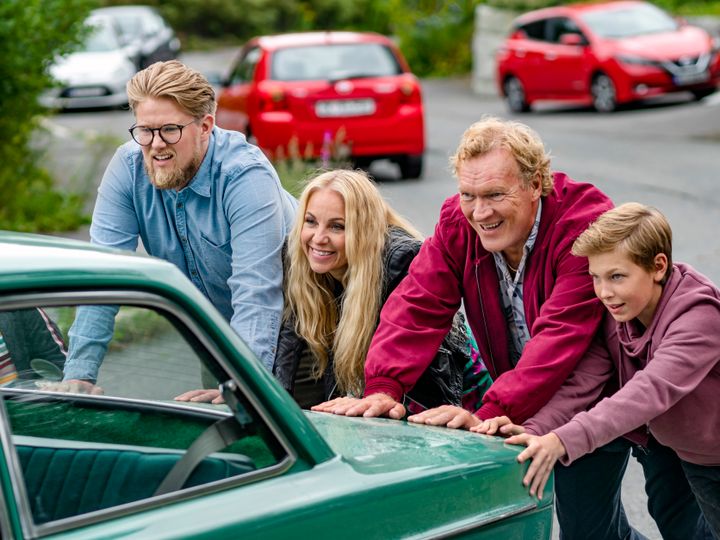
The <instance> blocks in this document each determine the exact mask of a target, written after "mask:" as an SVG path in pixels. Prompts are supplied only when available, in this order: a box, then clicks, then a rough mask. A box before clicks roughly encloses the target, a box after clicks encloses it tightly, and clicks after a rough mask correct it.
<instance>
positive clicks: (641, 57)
mask: <svg viewBox="0 0 720 540" xmlns="http://www.w3.org/2000/svg"><path fill="white" fill-rule="evenodd" d="M719 52H720V41H718V39H713V38H712V37H711V36H710V35H709V34H708V33H707V32H706V31H705V30H702V29H700V28H696V27H693V26H689V25H686V24H681V23H678V22H677V21H676V20H675V19H673V18H672V17H670V16H669V15H668V14H667V13H665V12H664V11H662V10H661V9H659V8H657V7H655V6H653V5H652V4H648V3H645V2H635V1H626V2H611V3H605V4H577V5H569V6H562V7H553V8H547V9H541V10H537V11H532V12H530V13H527V14H525V15H523V16H521V17H519V18H518V19H516V20H515V21H514V23H513V25H512V29H511V31H510V35H509V36H508V38H507V39H506V40H505V42H504V44H503V46H502V47H500V48H499V49H498V52H497V55H496V59H497V82H498V86H499V90H500V93H501V95H503V96H504V97H505V98H506V100H507V103H508V106H509V107H510V109H511V110H512V111H515V112H523V111H528V110H529V109H530V106H531V105H532V104H533V103H534V102H535V101H538V100H541V99H551V100H573V101H584V102H587V103H592V105H593V106H594V107H595V109H597V110H598V111H601V112H610V111H613V110H615V108H616V107H617V106H618V105H619V104H622V103H627V102H630V101H634V100H638V99H642V98H645V97H649V96H654V95H658V94H664V93H668V92H677V91H690V92H692V94H693V95H694V97H695V98H696V99H702V98H703V97H705V96H708V95H710V94H712V93H713V92H715V90H716V87H717V84H718V82H720V54H719Z"/></svg>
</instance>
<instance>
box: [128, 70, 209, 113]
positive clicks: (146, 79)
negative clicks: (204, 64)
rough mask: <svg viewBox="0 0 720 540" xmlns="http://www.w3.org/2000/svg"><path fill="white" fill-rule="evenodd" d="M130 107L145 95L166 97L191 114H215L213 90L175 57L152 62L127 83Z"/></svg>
mask: <svg viewBox="0 0 720 540" xmlns="http://www.w3.org/2000/svg"><path fill="white" fill-rule="evenodd" d="M127 95H128V102H129V104H130V108H131V109H132V110H133V111H135V108H136V107H137V106H138V105H139V104H140V103H142V102H143V101H145V100H146V99H157V98H170V99H173V100H174V101H175V102H176V103H177V104H178V105H179V106H180V108H181V109H183V110H184V111H185V112H187V113H188V114H189V115H190V116H192V117H193V118H198V119H199V118H203V117H204V116H205V115H206V114H211V115H214V114H215V108H216V107H217V104H216V103H215V90H213V87H212V86H211V85H210V83H209V82H208V80H207V79H206V78H205V77H204V76H203V75H202V74H201V73H199V72H197V71H195V70H194V69H191V68H189V67H187V66H186V65H185V64H182V63H180V62H178V61H177V60H170V61H168V62H155V63H154V64H152V65H151V66H149V67H147V68H145V69H143V70H142V71H139V72H137V73H136V74H135V76H134V77H133V78H132V79H130V81H128V83H127Z"/></svg>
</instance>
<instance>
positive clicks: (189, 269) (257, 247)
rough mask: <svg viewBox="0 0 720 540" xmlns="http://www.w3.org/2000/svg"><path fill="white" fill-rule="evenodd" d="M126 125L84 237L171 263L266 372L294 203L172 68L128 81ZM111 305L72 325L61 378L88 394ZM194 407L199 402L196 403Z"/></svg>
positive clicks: (206, 90)
mask: <svg viewBox="0 0 720 540" xmlns="http://www.w3.org/2000/svg"><path fill="white" fill-rule="evenodd" d="M127 93H128V100H129V103H130V108H131V109H132V111H133V113H134V115H135V124H134V125H133V126H132V127H131V128H130V130H129V131H130V135H131V137H132V139H133V140H132V141H129V142H127V143H125V144H123V145H122V146H121V147H120V148H119V149H118V150H117V152H116V153H115V155H114V157H113V158H112V160H111V162H110V164H109V165H108V167H107V169H106V171H105V175H104V176H103V179H102V183H101V184H100V188H99V190H98V198H97V201H96V203H95V210H94V212H93V218H92V225H91V228H90V239H91V241H92V242H93V243H94V244H99V245H102V246H108V247H113V248H119V249H125V250H130V251H135V250H136V248H137V247H138V239H141V240H142V244H143V246H144V248H145V250H146V251H147V252H148V253H149V254H151V255H154V256H156V257H160V258H162V259H165V260H167V261H170V262H172V263H173V264H175V265H176V266H178V267H179V268H180V269H181V270H182V271H183V273H185V275H187V277H188V278H189V279H190V280H191V281H192V282H193V283H194V284H195V285H196V286H197V288H198V289H200V291H201V292H202V293H203V294H204V295H205V296H207V298H208V299H209V300H210V301H211V302H212V303H213V304H214V305H215V307H216V308H217V309H218V310H219V311H220V313H222V314H223V315H224V316H225V317H226V318H227V320H228V321H230V324H231V325H232V327H233V328H234V329H235V331H236V332H237V333H238V335H239V336H240V337H241V338H242V339H243V340H244V341H245V342H246V343H247V344H248V346H249V347H250V349H251V350H252V351H253V352H254V353H255V355H256V356H257V357H258V358H259V359H260V360H261V361H262V363H263V364H264V365H265V366H266V367H267V368H268V369H272V365H273V361H274V357H275V347H276V344H277V336H278V331H279V328H280V320H281V315H282V307H283V296H282V278H283V274H282V260H281V257H282V245H283V241H284V238H285V235H286V234H287V232H288V230H289V228H290V226H291V224H292V222H293V219H294V215H295V210H296V207H297V201H296V200H295V198H294V197H292V196H291V195H290V194H289V193H287V192H286V191H285V190H284V189H283V188H282V186H281V185H280V180H279V179H278V176H277V173H276V172H275V170H274V169H273V167H272V165H271V164H270V162H269V161H268V160H267V158H266V157H265V155H264V154H263V153H262V152H261V151H260V149H259V148H257V147H256V146H253V145H251V144H249V143H248V142H247V140H246V139H245V136H244V135H242V134H241V133H239V132H234V131H226V130H223V129H220V128H218V127H217V126H215V109H216V102H215V92H214V90H213V88H212V86H211V85H210V83H209V82H208V81H207V79H206V78H205V77H203V76H202V75H201V74H200V73H198V72H197V71H195V70H192V69H190V68H188V67H186V66H185V65H183V64H181V63H180V62H177V61H174V60H173V61H169V62H157V63H155V64H153V65H151V66H150V67H148V68H146V69H144V70H142V71H140V72H138V73H137V74H136V75H135V76H134V77H133V78H132V79H131V80H130V82H129V83H128V85H127ZM116 312H117V309H116V308H114V307H112V306H85V307H83V308H80V309H79V310H78V313H77V315H76V318H75V322H74V323H73V326H72V328H71V329H70V332H69V335H70V347H69V352H68V359H67V362H66V363H65V370H64V380H65V381H70V382H72V383H75V384H73V387H74V388H77V385H78V383H79V385H80V387H81V388H83V389H84V390H85V391H87V392H99V391H100V390H99V389H98V388H97V387H96V386H95V383H96V381H97V376H98V370H99V367H100V365H101V363H102V360H103V357H104V354H105V350H106V348H107V343H108V342H109V341H110V338H111V336H112V332H113V326H114V317H115V314H116ZM198 400H202V396H198Z"/></svg>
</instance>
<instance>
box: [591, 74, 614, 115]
mask: <svg viewBox="0 0 720 540" xmlns="http://www.w3.org/2000/svg"><path fill="white" fill-rule="evenodd" d="M592 93H593V103H594V105H595V108H596V109H597V110H598V111H603V112H606V111H612V110H613V109H615V85H614V84H613V82H612V81H611V80H610V78H609V77H606V76H600V77H598V78H596V79H595V81H594V82H593V87H592Z"/></svg>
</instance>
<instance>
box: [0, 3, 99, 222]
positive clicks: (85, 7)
mask: <svg viewBox="0 0 720 540" xmlns="http://www.w3.org/2000/svg"><path fill="white" fill-rule="evenodd" d="M94 4H95V2H94V0H2V1H0V58H1V59H2V61H0V193H1V194H2V199H3V203H2V204H0V228H3V229H14V230H37V231H42V230H57V229H67V228H73V227H77V225H78V219H79V218H80V217H81V214H82V204H83V201H82V197H80V196H76V195H70V194H66V193H61V192H58V191H56V190H55V189H54V186H53V179H52V177H51V175H50V174H49V173H48V171H47V170H45V169H44V168H43V167H42V157H41V156H40V155H39V154H38V153H37V152H36V151H34V150H33V149H32V148H31V147H30V140H31V137H32V135H33V132H34V130H35V129H37V128H38V121H39V117H40V115H42V114H46V111H44V110H43V109H42V108H41V107H40V106H39V105H38V96H39V95H40V93H41V92H42V91H43V90H44V89H46V88H47V87H48V86H50V84H51V79H50V78H49V76H48V75H47V68H48V66H49V65H50V63H51V62H52V61H53V59H54V58H55V55H56V54H61V53H64V52H67V51H69V50H70V49H71V48H72V47H73V46H76V45H77V44H78V43H79V41H80V39H81V38H82V34H83V29H82V21H83V20H84V19H85V17H86V15H87V13H88V12H89V10H90V9H91V7H93V6H94Z"/></svg>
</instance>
